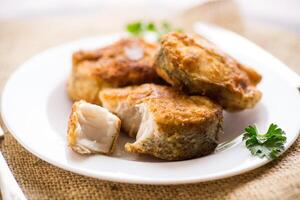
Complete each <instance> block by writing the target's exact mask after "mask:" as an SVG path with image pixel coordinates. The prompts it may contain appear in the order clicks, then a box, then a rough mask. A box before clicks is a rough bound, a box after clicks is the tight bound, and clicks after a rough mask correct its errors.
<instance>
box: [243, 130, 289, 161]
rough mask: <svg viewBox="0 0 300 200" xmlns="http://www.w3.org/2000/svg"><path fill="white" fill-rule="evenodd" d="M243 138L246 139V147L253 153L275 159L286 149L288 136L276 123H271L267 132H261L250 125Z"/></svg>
mask: <svg viewBox="0 0 300 200" xmlns="http://www.w3.org/2000/svg"><path fill="white" fill-rule="evenodd" d="M243 140H245V141H246V147H247V148H248V149H249V150H250V151H251V154H252V155H255V156H258V157H260V158H263V157H267V158H268V159H274V158H277V157H278V156H279V155H280V153H281V152H282V151H283V150H284V143H285V142H286V136H285V132H284V131H283V130H282V129H281V128H279V127H278V126H277V125H276V124H271V125H270V126H269V129H268V131H267V133H265V134H259V131H258V129H257V127H256V126H255V125H252V126H251V125H250V126H248V127H247V128H245V133H244V135H243Z"/></svg>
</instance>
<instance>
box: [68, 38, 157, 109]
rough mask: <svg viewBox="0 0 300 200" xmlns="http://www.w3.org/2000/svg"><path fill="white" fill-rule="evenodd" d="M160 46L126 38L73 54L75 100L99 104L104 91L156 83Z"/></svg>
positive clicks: (71, 81)
mask: <svg viewBox="0 0 300 200" xmlns="http://www.w3.org/2000/svg"><path fill="white" fill-rule="evenodd" d="M157 51H158V45H157V44H155V43H148V42H146V41H144V40H143V39H139V38H125V39H121V40H119V41H117V42H115V43H114V44H112V45H109V46H106V47H104V48H100V49H97V50H91V51H78V52H75V53H74V54H73V66H72V71H71V74H70V77H69V80H68V85H67V91H68V94H69V96H70V97H71V99H72V100H74V101H77V100H81V99H83V100H86V101H87V102H90V103H96V104H98V103H99V99H98V93H99V91H100V90H101V89H102V88H107V87H122V86H128V85H138V84H142V83H148V82H155V81H157V80H158V79H159V77H158V75H157V74H156V72H155V69H154V67H153V63H154V58H155V54H156V53H157Z"/></svg>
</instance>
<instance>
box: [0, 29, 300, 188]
mask: <svg viewBox="0 0 300 200" xmlns="http://www.w3.org/2000/svg"><path fill="white" fill-rule="evenodd" d="M202 28H203V27H202ZM198 29H199V31H201V30H202V29H201V27H200V28H199V27H198ZM207 31H208V32H209V31H211V33H210V34H208V35H211V36H216V35H217V37H212V38H210V39H211V40H212V41H214V42H216V43H217V44H218V45H220V46H221V47H222V48H224V49H226V50H227V51H228V52H229V53H230V54H232V55H233V56H235V57H237V58H238V59H240V60H241V61H242V62H244V63H246V64H248V65H250V66H253V67H254V68H255V69H257V71H259V72H260V73H261V74H262V75H263V81H262V83H261V84H260V85H259V89H260V90H261V91H262V92H263V98H262V100H261V102H260V103H259V104H258V105H257V106H256V107H255V108H254V109H252V110H247V111H243V112H240V113H234V114H229V113H225V135H224V136H223V137H222V141H230V140H232V139H233V138H236V137H237V136H238V135H239V134H240V133H242V131H243V129H244V127H246V126H247V125H249V124H253V123H256V124H257V125H258V127H259V128H260V129H261V130H266V128H267V127H268V126H269V124H270V123H272V122H274V123H276V124H278V125H279V126H280V127H281V128H283V129H284V130H285V131H286V134H287V143H286V148H288V147H289V146H290V145H291V144H292V143H293V142H294V141H295V139H296V138H297V136H298V133H299V112H300V96H299V94H298V91H297V90H296V88H295V87H293V86H291V84H290V83H289V82H288V80H287V77H285V76H283V74H284V73H279V72H278V71H276V70H273V69H275V68H276V69H279V68H280V69H281V70H282V71H286V69H285V67H284V66H283V64H282V63H280V62H279V61H278V60H276V59H274V58H273V57H272V56H270V55H268V54H267V53H265V52H263V51H262V50H261V49H259V48H258V47H256V46H251V45H249V44H248V43H247V41H245V40H242V41H244V43H243V42H241V41H240V40H241V38H239V40H238V42H237V41H236V40H235V38H237V37H232V36H234V35H230V34H229V35H230V36H231V37H228V32H226V31H224V30H222V29H213V28H210V27H209V26H206V34H207V33H208V32H207ZM119 37H120V35H112V36H102V37H95V38H88V39H84V40H80V41H77V42H73V43H71V44H66V45H62V46H58V47H55V48H52V49H49V50H47V51H45V52H43V53H41V54H38V55H36V56H35V57H33V58H32V59H30V60H29V61H27V62H26V63H25V64H23V65H22V66H21V67H20V68H19V69H18V70H17V71H16V72H15V73H14V74H13V75H12V76H11V78H10V80H9V81H8V82H7V85H6V87H5V89H4V91H3V95H2V117H3V120H4V122H5V124H6V125H7V127H8V129H9V130H10V132H11V133H12V134H13V135H14V137H15V138H16V139H17V140H18V142H19V143H21V144H22V145H23V146H24V147H25V148H26V149H27V150H28V151H30V152H31V153H33V154H34V155H36V156H38V157H39V158H41V159H43V160H45V161H47V162H49V163H51V164H53V165H55V166H58V167H60V168H63V169H65V170H69V171H72V172H75V173H78V174H82V175H86V176H91V177H95V178H99V179H105V180H110V181H119V182H128V183H142V184H179V183H192V182H200V181H207V180H214V179H220V178H224V177H229V176H233V175H236V174H240V173H243V172H246V171H249V170H251V169H254V168H257V167H259V166H261V165H263V164H265V163H267V162H268V161H267V160H266V159H259V158H256V157H253V156H251V155H250V152H249V151H248V150H247V149H246V148H245V146H244V143H243V142H242V141H241V137H238V138H237V139H235V140H233V141H231V142H229V143H226V145H222V146H219V147H218V149H217V150H216V152H215V153H213V154H211V155H209V156H206V157H202V158H197V159H192V160H187V161H178V162H164V161H161V160H156V159H153V158H149V157H146V156H138V155H130V154H126V153H124V152H123V144H124V142H126V141H128V140H130V139H128V138H127V137H126V136H123V137H122V138H121V140H119V144H118V146H117V151H116V153H115V154H114V155H113V156H112V157H109V156H104V155H94V156H89V157H87V156H80V155H77V154H75V153H73V152H72V151H70V149H69V148H68V147H67V143H66V130H67V120H68V116H69V113H70V108H71V101H70V100H69V99H68V97H67V94H66V79H67V77H68V74H69V72H70V67H71V62H70V61H71V54H72V52H73V51H75V50H78V49H93V48H97V47H100V46H103V45H106V44H110V43H111V42H113V41H115V40H117V39H118V38H119ZM243 45H244V46H243ZM245 45H246V46H245ZM261 52H263V54H261ZM287 73H290V72H287Z"/></svg>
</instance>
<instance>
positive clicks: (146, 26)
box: [126, 21, 182, 40]
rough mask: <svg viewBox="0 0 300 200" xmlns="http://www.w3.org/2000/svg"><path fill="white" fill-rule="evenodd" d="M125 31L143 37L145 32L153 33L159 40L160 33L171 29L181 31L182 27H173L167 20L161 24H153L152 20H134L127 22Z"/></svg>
mask: <svg viewBox="0 0 300 200" xmlns="http://www.w3.org/2000/svg"><path fill="white" fill-rule="evenodd" d="M126 31H127V32H128V33H130V34H131V35H132V36H134V37H143V36H145V35H146V34H147V33H149V32H151V33H154V34H155V36H156V39H157V40H159V39H160V38H161V36H162V35H164V34H166V33H169V32H171V31H176V32H182V29H179V28H173V27H172V25H171V24H170V23H168V22H162V23H161V24H155V23H154V22H142V21H136V22H132V23H129V24H127V26H126Z"/></svg>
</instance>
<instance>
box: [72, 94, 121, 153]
mask: <svg viewBox="0 0 300 200" xmlns="http://www.w3.org/2000/svg"><path fill="white" fill-rule="evenodd" d="M120 127H121V120H120V119H119V118H118V117H117V116H116V115H114V114H112V113H111V112H109V111H108V110H107V109H105V108H102V107H101V106H98V105H94V104H90V103H87V102H85V101H83V100H81V101H77V102H75V103H74V104H73V106H72V113H71V115H70V120H69V125H68V133H67V137H68V144H69V146H70V147H71V148H72V150H73V151H75V152H77V153H79V154H94V153H101V154H111V153H112V152H113V150H114V147H115V144H116V141H117V138H118V136H119V133H120Z"/></svg>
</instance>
